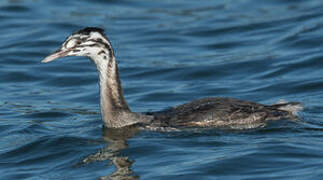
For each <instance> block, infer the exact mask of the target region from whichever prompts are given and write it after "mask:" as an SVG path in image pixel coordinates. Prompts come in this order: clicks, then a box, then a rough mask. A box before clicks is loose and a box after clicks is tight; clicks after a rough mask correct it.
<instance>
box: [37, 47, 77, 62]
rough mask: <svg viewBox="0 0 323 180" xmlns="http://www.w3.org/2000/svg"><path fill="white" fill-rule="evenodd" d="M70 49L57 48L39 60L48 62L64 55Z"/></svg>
mask: <svg viewBox="0 0 323 180" xmlns="http://www.w3.org/2000/svg"><path fill="white" fill-rule="evenodd" d="M70 51H71V49H67V50H61V49H59V50H57V51H55V52H54V53H53V54H51V55H49V56H47V57H46V58H45V59H43V60H42V61H41V62H42V63H48V62H51V61H54V60H55V59H58V58H61V57H64V56H66V55H67V54H68V53H69V52H70Z"/></svg>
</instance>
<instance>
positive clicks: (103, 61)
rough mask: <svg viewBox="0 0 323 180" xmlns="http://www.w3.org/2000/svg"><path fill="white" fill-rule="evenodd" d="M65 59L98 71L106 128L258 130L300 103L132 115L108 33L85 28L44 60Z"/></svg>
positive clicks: (289, 115) (191, 107) (210, 101)
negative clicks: (80, 59) (78, 59)
mask: <svg viewBox="0 0 323 180" xmlns="http://www.w3.org/2000/svg"><path fill="white" fill-rule="evenodd" d="M65 56H87V57H89V58H90V59H91V60H92V61H93V62H94V64H95V65H96V68H97V70H98V74H99V86H100V107H101V116H102V120H103V122H104V125H105V126H106V127H108V128H121V127H125V126H130V125H140V126H147V127H174V128H176V127H257V125H259V124H265V123H266V122H267V121H268V120H279V119H294V118H296V117H297V116H296V112H297V111H299V110H301V109H302V106H301V105H300V103H297V102H289V103H287V102H285V103H278V104H274V105H263V104H259V103H254V102H248V101H243V100H238V99H233V98H222V97H216V98H203V99H197V100H194V101H192V102H189V103H186V104H183V105H179V106H176V107H173V108H170V109H167V110H164V111H159V112H149V113H135V112H131V110H130V108H129V106H128V104H127V102H126V100H125V99H124V97H123V92H122V86H121V81H120V77H119V70H118V65H117V61H116V59H115V56H114V51H113V48H112V46H111V43H110V41H109V39H108V38H107V37H106V36H105V34H104V30H103V29H101V28H97V27H86V28H84V29H81V30H79V31H77V32H75V33H73V34H72V35H70V36H69V37H67V39H66V40H65V42H64V43H63V44H62V46H61V47H60V48H59V49H58V50H57V51H55V52H54V53H53V54H51V55H49V56H47V57H46V58H45V59H43V60H42V62H43V63H47V62H51V61H53V60H55V59H57V58H60V57H65Z"/></svg>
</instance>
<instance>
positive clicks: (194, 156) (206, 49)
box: [0, 0, 323, 180]
mask: <svg viewBox="0 0 323 180" xmlns="http://www.w3.org/2000/svg"><path fill="white" fill-rule="evenodd" d="M0 20H1V23H0V39H1V41H0V57H1V58H0V92H1V96H0V130H1V131H0V136H1V138H0V176H1V177H0V179H32V180H37V179H99V178H102V179H104V178H108V177H110V178H111V179H112V178H115V179H118V178H119V179H122V178H124V179H127V178H128V179H131V178H133V179H136V178H140V179H185V180H186V179H311V180H313V179H321V178H322V175H323V171H322V170H321V168H322V166H323V155H322V149H323V142H322V137H323V121H322V119H323V113H322V108H323V104H322V100H323V94H322V90H323V78H322V76H323V71H322V69H323V63H322V60H323V44H322V42H323V2H322V1H321V0H297V1H283V0H270V1H269V0H261V1H252V0H222V1H194V0H191V1H188V0H179V1H143V0H136V1H133V0H128V1H108V0H94V1H93V0H83V1H62V0H60V1H39V0H2V1H1V2H0ZM85 26H99V27H103V28H104V29H105V30H106V34H107V35H108V36H109V38H110V39H111V41H112V44H113V46H114V49H115V51H116V56H117V60H118V61H119V68H120V71H121V78H122V83H123V87H124V92H125V95H126V99H127V101H128V103H129V105H130V106H131V108H132V110H133V111H137V112H144V111H154V110H161V109H164V108H167V107H170V106H174V105H178V104H181V103H184V102H187V101H190V100H193V99H195V98H201V97H206V96H229V97H235V98H240V99H245V100H250V101H256V102H260V103H265V104H271V103H275V102H277V101H279V100H280V99H285V100H288V101H299V102H302V103H303V104H304V106H305V110H304V112H302V113H300V116H301V119H300V120H299V121H298V122H289V121H281V122H273V123H270V124H268V125H267V126H266V127H264V128H258V129H251V130H245V131H233V130H232V131H231V130H220V129H210V130H191V131H184V132H168V133H160V132H150V131H143V132H135V130H133V129H127V130H123V131H117V130H102V121H101V118H100V110H99V95H98V86H97V73H96V71H95V67H94V65H93V64H92V63H91V62H90V61H89V60H87V59H86V58H81V57H69V58H64V59H61V60H59V61H56V62H53V63H49V64H41V63H40V61H41V59H42V58H44V57H45V56H46V55H48V54H49V53H50V52H53V51H54V50H56V49H57V48H58V47H59V46H60V44H61V43H62V41H63V40H64V39H65V38H66V36H68V35H69V34H70V33H72V32H74V31H76V30H78V29H80V28H83V27H85Z"/></svg>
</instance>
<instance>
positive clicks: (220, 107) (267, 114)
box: [150, 98, 289, 127]
mask: <svg viewBox="0 0 323 180" xmlns="http://www.w3.org/2000/svg"><path fill="white" fill-rule="evenodd" d="M150 114H151V115H153V116H154V120H153V123H154V124H158V125H159V126H173V127H174V126H175V127H176V126H185V127H187V126H191V127H194V126H195V127H197V126H198V127H201V126H202V127H211V126H241V125H243V126H245V125H247V126H253V125H254V124H259V123H260V124H261V123H264V122H265V121H266V120H268V119H280V118H281V117H285V116H288V114H289V113H288V112H287V111H283V110H279V109H277V108H275V107H272V106H266V105H263V104H259V103H254V102H249V101H242V100H238V99H233V98H203V99H197V100H194V101H192V102H189V103H186V104H183V105H180V106H176V107H174V108H170V109H167V110H164V111H159V112H154V113H150Z"/></svg>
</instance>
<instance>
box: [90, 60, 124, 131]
mask: <svg viewBox="0 0 323 180" xmlns="http://www.w3.org/2000/svg"><path fill="white" fill-rule="evenodd" d="M96 58H98V59H96ZM100 58H102V57H101V56H96V57H94V58H91V59H93V60H94V62H96V66H97V69H98V72H99V86H100V105H101V116H102V118H103V121H104V123H105V125H106V126H108V127H115V126H119V124H118V125H117V124H116V123H119V122H116V119H118V118H119V116H120V114H123V113H130V109H129V107H128V104H127V102H126V100H125V99H124V97H123V93H122V87H121V81H120V76H119V70H118V65H117V62H116V60H115V57H114V56H112V57H111V58H110V59H109V60H107V59H100Z"/></svg>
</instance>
